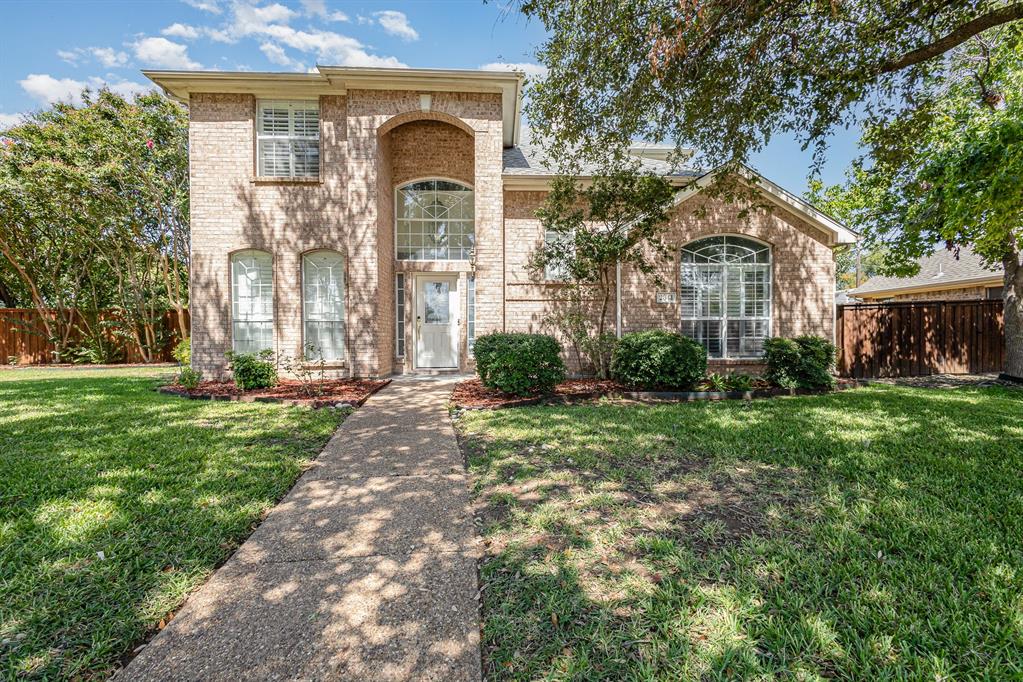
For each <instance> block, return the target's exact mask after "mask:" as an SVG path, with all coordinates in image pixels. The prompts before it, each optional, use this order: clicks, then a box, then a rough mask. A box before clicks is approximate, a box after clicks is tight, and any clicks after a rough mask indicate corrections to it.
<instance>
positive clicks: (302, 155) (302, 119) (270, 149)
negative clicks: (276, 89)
mask: <svg viewBox="0 0 1023 682" xmlns="http://www.w3.org/2000/svg"><path fill="white" fill-rule="evenodd" d="M256 158H257V162H258V168H257V171H256V174H257V175H258V176H259V177H265V178H317V177H319V175H320V106H319V104H318V103H317V102H316V101H313V100H309V101H303V100H293V101H279V100H260V101H259V103H258V106H257V111H256Z"/></svg>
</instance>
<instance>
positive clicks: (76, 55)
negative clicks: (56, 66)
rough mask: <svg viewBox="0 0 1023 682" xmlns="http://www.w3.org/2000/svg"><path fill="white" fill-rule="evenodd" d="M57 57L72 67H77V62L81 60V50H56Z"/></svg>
mask: <svg viewBox="0 0 1023 682" xmlns="http://www.w3.org/2000/svg"><path fill="white" fill-rule="evenodd" d="M57 56H58V57H60V58H61V59H63V60H64V61H65V62H67V63H68V64H70V65H72V66H78V60H80V59H81V58H82V50H81V48H79V49H77V50H57Z"/></svg>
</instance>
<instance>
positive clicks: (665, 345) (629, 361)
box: [611, 329, 707, 389]
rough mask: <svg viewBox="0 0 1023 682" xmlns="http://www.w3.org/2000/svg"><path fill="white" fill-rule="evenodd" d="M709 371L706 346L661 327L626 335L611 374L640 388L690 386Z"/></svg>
mask: <svg viewBox="0 0 1023 682" xmlns="http://www.w3.org/2000/svg"><path fill="white" fill-rule="evenodd" d="M706 371H707V351H706V349H705V348H704V347H703V346H701V345H700V344H698V343H697V342H696V341H693V340H692V339H690V338H687V337H685V336H682V335H681V334H676V333H674V332H666V331H661V330H658V329H654V330H650V331H645V332H632V333H629V334H626V335H624V336H623V337H622V338H621V340H620V341H619V342H618V345H617V346H616V347H615V352H614V357H613V358H612V359H611V376H612V377H613V378H614V379H616V380H617V381H620V382H621V383H623V384H627V385H629V386H639V387H641V388H646V389H653V388H666V389H689V388H692V387H693V386H695V385H696V382H698V381H699V380H700V379H701V378H702V377H703V375H704V374H705V373H706Z"/></svg>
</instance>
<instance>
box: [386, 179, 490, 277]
mask: <svg viewBox="0 0 1023 682" xmlns="http://www.w3.org/2000/svg"><path fill="white" fill-rule="evenodd" d="M431 180H436V181H438V182H452V183H454V184H456V185H461V186H462V187H465V188H468V189H470V190H472V200H473V209H472V234H473V247H472V248H473V249H475V248H476V228H478V227H479V225H478V221H477V219H476V217H477V213H476V186H475V185H473V184H471V183H468V182H465V181H464V180H458V179H456V178H448V177H443V176H439V175H430V176H427V177H422V178H416V179H414V180H408V181H406V182H403V183H401V184H400V185H397V186H396V187H395V188H394V195H393V201H394V204H393V208H394V210H393V213H394V260H396V261H400V262H402V263H468V262H469V259H467V258H465V259H462V258H429V259H428V258H398V221H399V220H402V218H401V217H400V216H399V215H398V192H400V191H401V190H403V189H405V188H406V187H408V186H409V185H414V184H416V183H417V182H430V181H431ZM408 220H417V219H416V218H409V219H408ZM418 220H424V219H418Z"/></svg>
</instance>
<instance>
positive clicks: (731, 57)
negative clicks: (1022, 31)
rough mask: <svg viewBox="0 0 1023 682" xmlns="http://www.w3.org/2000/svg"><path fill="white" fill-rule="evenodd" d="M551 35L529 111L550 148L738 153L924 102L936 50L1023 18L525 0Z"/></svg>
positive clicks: (865, 3)
mask: <svg viewBox="0 0 1023 682" xmlns="http://www.w3.org/2000/svg"><path fill="white" fill-rule="evenodd" d="M519 6H520V9H521V11H522V12H523V13H525V14H526V15H527V16H529V17H534V18H537V19H539V20H540V21H541V22H542V23H543V25H544V27H545V28H546V29H547V31H548V33H549V35H550V37H549V38H548V40H547V41H546V42H545V43H544V44H543V45H542V46H541V48H540V49H539V50H538V53H537V56H538V58H539V59H540V61H541V62H543V64H544V65H546V66H547V67H548V70H549V73H548V76H547V77H546V78H545V79H544V80H542V81H540V82H538V83H537V84H536V85H535V87H534V88H533V89H532V93H531V98H530V101H529V103H528V104H527V109H526V111H527V114H528V116H529V118H530V120H531V121H532V122H533V125H534V126H536V127H538V128H541V129H544V130H549V131H551V132H552V136H551V138H550V145H549V146H550V148H551V151H552V152H554V153H555V154H556V155H558V156H560V155H562V154H564V153H565V152H567V151H569V150H575V151H578V152H579V153H581V154H586V155H588V156H589V157H592V158H601V157H603V156H606V154H607V150H608V149H618V150H623V149H624V148H625V147H627V144H628V142H629V141H630V140H633V139H637V138H643V139H650V140H672V141H677V142H678V144H679V145H682V144H687V145H694V146H696V147H697V148H698V149H699V150H700V151H701V152H702V153H703V154H705V155H706V157H707V160H708V162H709V163H711V164H713V165H717V164H719V163H723V162H728V161H745V160H746V159H748V158H749V156H750V154H751V153H754V152H756V151H757V150H759V149H761V148H763V146H764V145H765V144H766V142H767V141H768V140H769V139H770V137H771V136H772V135H775V134H778V133H790V134H793V135H794V136H796V138H797V139H799V140H800V141H802V142H803V143H805V144H813V145H815V157H816V159H817V161H818V162H820V161H821V160H822V159H823V152H824V149H825V147H824V143H825V141H826V138H827V135H828V133H829V132H830V131H831V130H832V129H834V128H835V126H838V125H849V124H852V123H854V122H856V121H866V122H869V123H874V124H877V123H881V122H883V121H887V120H889V119H891V117H893V116H895V115H896V114H897V113H898V112H899V111H901V110H902V109H903V107H905V106H909V107H910V108H916V107H918V106H926V104H927V102H930V101H932V100H933V98H934V96H935V94H936V93H935V92H934V91H933V90H931V89H930V86H931V85H932V84H933V77H934V76H936V75H939V74H940V73H941V72H942V71H943V68H944V63H943V61H942V59H941V56H942V55H944V54H946V53H947V52H948V51H949V50H951V49H953V48H955V47H956V46H958V45H961V44H962V43H963V42H964V41H966V40H968V39H969V38H970V37H972V36H975V35H978V34H981V33H982V32H984V31H985V30H988V29H991V28H992V27H995V26H999V25H1002V24H1006V23H1009V22H1013V21H1015V20H1018V19H1019V18H1021V17H1023V3H1005V2H1001V1H999V0H970V1H967V2H949V1H948V0H917V1H914V2H901V1H898V2H897V1H894V0H880V1H879V0H843V1H841V2H838V1H831V2H823V1H821V0H631V1H630V2H617V3H608V2H605V1H604V0H571V1H569V2H565V1H564V0H522V1H521V2H520V5H519Z"/></svg>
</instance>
